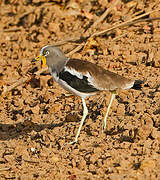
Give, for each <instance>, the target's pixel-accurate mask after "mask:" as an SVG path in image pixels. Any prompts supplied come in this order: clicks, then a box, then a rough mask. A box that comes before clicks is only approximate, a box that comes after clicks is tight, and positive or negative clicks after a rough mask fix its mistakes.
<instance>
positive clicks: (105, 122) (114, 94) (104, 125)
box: [102, 92, 116, 132]
mask: <svg viewBox="0 0 160 180" xmlns="http://www.w3.org/2000/svg"><path fill="white" fill-rule="evenodd" d="M115 96H116V92H112V96H111V100H110V103H109V105H108V108H107V112H106V115H105V117H104V121H103V125H102V132H103V131H104V129H105V128H106V125H107V117H108V114H109V110H110V108H111V105H112V102H113V99H114V98H115Z"/></svg>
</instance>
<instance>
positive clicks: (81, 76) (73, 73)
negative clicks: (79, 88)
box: [64, 67, 83, 79]
mask: <svg viewBox="0 0 160 180" xmlns="http://www.w3.org/2000/svg"><path fill="white" fill-rule="evenodd" d="M64 71H68V72H69V73H70V74H72V75H74V76H77V77H78V78H79V79H83V74H82V73H81V72H78V71H76V70H75V69H73V68H68V67H65V68H64Z"/></svg>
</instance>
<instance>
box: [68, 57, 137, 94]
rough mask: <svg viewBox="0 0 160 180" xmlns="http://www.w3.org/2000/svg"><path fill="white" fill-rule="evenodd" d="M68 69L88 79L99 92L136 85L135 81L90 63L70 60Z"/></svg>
mask: <svg viewBox="0 0 160 180" xmlns="http://www.w3.org/2000/svg"><path fill="white" fill-rule="evenodd" d="M66 67H67V68H69V69H71V70H72V69H74V70H75V71H77V72H78V73H81V74H82V75H83V76H86V77H88V81H90V84H91V85H92V86H94V88H95V89H98V90H110V91H113V90H116V89H129V88H131V87H132V86H133V85H134V81H133V80H130V79H127V78H125V77H123V76H120V75H118V74H116V73H113V72H110V71H108V70H105V69H103V68H102V67H101V66H98V65H96V64H93V63H91V62H88V61H84V60H79V59H70V60H69V61H68V62H67V64H66Z"/></svg>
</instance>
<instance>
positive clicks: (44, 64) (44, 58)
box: [35, 55, 46, 67]
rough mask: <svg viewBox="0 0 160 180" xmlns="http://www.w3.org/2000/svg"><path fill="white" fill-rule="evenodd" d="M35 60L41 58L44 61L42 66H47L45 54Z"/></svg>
mask: <svg viewBox="0 0 160 180" xmlns="http://www.w3.org/2000/svg"><path fill="white" fill-rule="evenodd" d="M35 60H37V61H39V60H41V62H42V67H45V66H46V57H45V56H44V55H39V56H37V57H36V58H35Z"/></svg>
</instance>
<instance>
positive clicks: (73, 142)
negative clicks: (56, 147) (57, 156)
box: [64, 139, 78, 145]
mask: <svg viewBox="0 0 160 180" xmlns="http://www.w3.org/2000/svg"><path fill="white" fill-rule="evenodd" d="M77 141H78V140H76V139H75V140H74V141H71V142H69V143H65V144H64V145H68V144H69V145H72V144H75V143H77Z"/></svg>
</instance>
